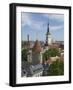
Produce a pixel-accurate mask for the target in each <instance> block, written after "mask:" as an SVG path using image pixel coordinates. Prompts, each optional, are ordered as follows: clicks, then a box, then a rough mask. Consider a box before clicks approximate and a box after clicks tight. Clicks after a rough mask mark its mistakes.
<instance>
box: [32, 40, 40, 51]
mask: <svg viewBox="0 0 73 90" xmlns="http://www.w3.org/2000/svg"><path fill="white" fill-rule="evenodd" d="M41 50H42V48H41V44H40V42H39V41H38V40H36V42H35V44H34V46H33V48H32V51H33V52H41Z"/></svg>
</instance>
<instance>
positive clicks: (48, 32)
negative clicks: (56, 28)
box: [46, 23, 50, 35]
mask: <svg viewBox="0 0 73 90" xmlns="http://www.w3.org/2000/svg"><path fill="white" fill-rule="evenodd" d="M46 34H47V35H50V31H49V23H48V28H47V33H46Z"/></svg>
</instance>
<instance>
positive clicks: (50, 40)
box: [46, 23, 52, 45]
mask: <svg viewBox="0 0 73 90" xmlns="http://www.w3.org/2000/svg"><path fill="white" fill-rule="evenodd" d="M51 44H52V36H51V33H50V31H49V23H48V28H47V33H46V45H51Z"/></svg>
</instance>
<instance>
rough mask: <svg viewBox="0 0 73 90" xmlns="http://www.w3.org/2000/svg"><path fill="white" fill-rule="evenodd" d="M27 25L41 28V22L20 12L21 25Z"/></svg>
mask: <svg viewBox="0 0 73 90" xmlns="http://www.w3.org/2000/svg"><path fill="white" fill-rule="evenodd" d="M26 25H28V26H29V27H30V28H32V29H37V30H39V29H41V27H42V25H43V22H41V21H37V20H35V19H32V17H31V15H30V14H28V13H22V27H23V26H26Z"/></svg>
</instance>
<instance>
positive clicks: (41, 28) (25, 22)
mask: <svg viewBox="0 0 73 90" xmlns="http://www.w3.org/2000/svg"><path fill="white" fill-rule="evenodd" d="M48 23H49V25H50V26H49V30H50V33H51V35H52V37H53V39H55V40H56V41H64V15H63V14H53V13H51V14H49V13H25V12H22V13H21V40H22V41H27V35H28V34H29V36H30V40H31V41H35V40H36V39H38V40H39V41H45V39H46V32H47V28H48V26H47V25H48ZM33 37H34V38H33Z"/></svg>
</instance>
